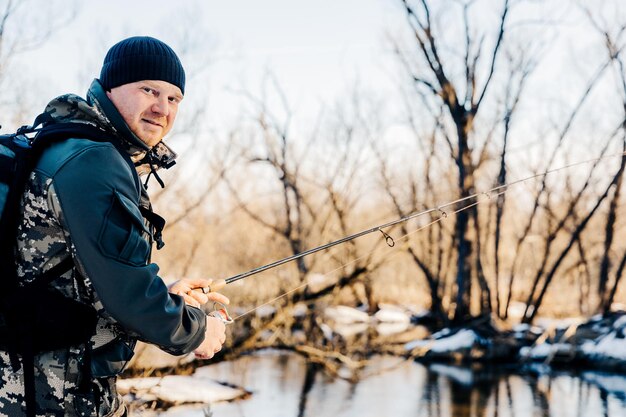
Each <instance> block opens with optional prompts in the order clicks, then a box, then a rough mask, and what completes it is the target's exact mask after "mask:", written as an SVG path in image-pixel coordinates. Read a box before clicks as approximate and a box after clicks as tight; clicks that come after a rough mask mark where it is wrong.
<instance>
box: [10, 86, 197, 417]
mask: <svg viewBox="0 0 626 417" xmlns="http://www.w3.org/2000/svg"><path fill="white" fill-rule="evenodd" d="M46 112H48V113H49V114H50V115H51V116H52V117H53V118H54V119H55V120H59V121H64V122H68V121H69V122H73V123H88V124H91V125H93V126H96V127H98V128H99V129H102V130H103V131H106V132H107V133H110V135H111V143H108V142H94V141H90V140H87V139H82V138H73V139H68V140H65V141H62V142H59V143H55V144H54V145H51V146H50V147H49V148H47V149H46V151H45V152H44V153H43V155H42V157H41V159H40V160H39V162H38V164H37V168H36V169H35V171H34V172H33V173H32V174H31V176H30V178H29V182H28V184H27V188H26V192H25V194H24V196H23V200H22V213H23V217H22V220H21V223H20V224H19V229H18V236H17V248H18V251H17V261H18V276H19V277H20V280H21V281H22V282H23V283H26V282H30V281H32V280H36V278H37V276H38V275H40V274H41V273H42V272H43V271H46V270H48V269H50V268H52V267H53V266H55V265H57V264H58V263H59V262H61V261H62V260H64V259H66V258H67V257H68V256H71V257H72V259H73V261H74V268H73V269H72V270H70V271H68V272H67V273H65V274H64V275H62V276H61V277H59V278H57V279H55V280H54V281H53V282H52V284H51V285H52V286H53V287H54V289H56V290H58V291H59V292H61V293H62V294H63V295H65V296H66V297H70V298H72V299H74V300H77V301H80V302H83V303H85V304H88V305H91V306H93V308H94V309H96V310H97V312H98V317H99V319H98V320H99V321H98V325H97V329H96V331H95V335H94V336H93V337H92V339H91V341H90V343H89V345H88V346H87V345H81V346H72V347H68V348H66V349H61V350H56V351H52V352H44V353H42V354H39V355H36V357H35V378H36V386H35V390H36V398H37V415H45V416H94V415H96V416H106V415H109V416H115V415H120V414H121V413H123V410H124V407H123V405H122V404H121V402H120V400H119V398H118V395H117V393H116V390H115V375H116V374H117V373H119V372H120V371H121V370H122V369H123V367H124V365H125V364H126V362H127V361H128V360H129V359H130V358H131V356H132V349H133V347H134V344H135V341H136V340H143V341H146V342H149V343H153V344H155V345H158V346H159V347H161V348H162V349H163V350H165V351H167V352H169V353H172V354H175V355H179V354H184V353H188V352H191V351H193V350H194V349H195V348H196V347H198V346H199V345H200V343H201V342H202V340H203V338H204V330H205V325H206V322H205V314H204V312H202V311H201V310H199V309H196V308H193V307H188V306H186V305H185V303H184V302H183V300H182V298H181V297H179V296H177V295H172V294H169V293H168V292H167V288H166V286H165V285H164V284H163V281H162V280H161V278H160V277H159V276H158V275H157V273H158V266H157V265H155V264H152V263H150V261H149V259H150V252H151V242H152V239H151V234H152V230H151V228H150V227H149V225H148V224H147V223H146V221H145V220H144V218H143V217H142V213H141V211H140V207H145V208H149V205H150V202H149V200H148V196H147V194H146V192H145V189H144V188H143V187H142V185H141V182H140V181H139V177H138V174H137V172H136V170H135V168H134V167H133V162H132V161H140V160H141V159H142V158H143V156H145V154H146V153H147V152H149V151H150V150H149V149H147V148H146V147H145V145H143V143H142V142H141V141H140V140H139V139H138V138H137V137H136V136H135V135H134V134H133V133H132V132H131V131H130V129H129V128H128V126H127V125H126V124H125V123H124V121H123V119H122V117H121V115H120V114H119V113H118V112H117V110H116V109H115V107H114V106H113V104H112V103H111V102H110V101H109V99H108V97H107V96H106V94H105V92H104V91H103V89H102V87H101V85H100V83H99V82H98V81H97V80H95V81H94V83H93V84H92V86H91V87H90V89H89V92H88V95H87V100H84V99H82V98H80V97H78V96H75V95H71V94H70V95H65V96H61V97H58V98H56V99H54V100H53V101H51V102H50V103H49V104H48V106H47V107H46ZM135 165H139V163H136V164H135ZM51 314H54V312H51ZM86 352H88V355H87V354H86ZM85 387H87V388H85ZM0 415H7V416H11V417H13V416H22V415H25V404H24V385H23V367H21V369H20V370H17V371H15V370H14V369H13V368H12V366H11V364H10V361H9V357H8V354H7V353H6V352H0Z"/></svg>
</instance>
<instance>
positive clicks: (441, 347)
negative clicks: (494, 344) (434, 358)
mask: <svg viewBox="0 0 626 417" xmlns="http://www.w3.org/2000/svg"><path fill="white" fill-rule="evenodd" d="M448 332H449V331H448ZM439 333H442V332H439ZM433 336H434V335H433ZM479 339H480V338H479V336H478V335H477V334H476V332H474V331H473V330H468V329H466V330H461V331H459V332H457V333H455V334H453V335H452V336H449V337H444V338H441V339H434V340H433V339H429V340H414V341H412V342H409V343H406V344H405V345H404V348H405V349H406V350H408V351H410V350H413V349H415V348H427V349H428V350H429V351H432V352H437V353H442V352H455V351H459V350H461V349H470V348H471V347H472V346H473V345H474V343H476V341H478V340H479Z"/></svg>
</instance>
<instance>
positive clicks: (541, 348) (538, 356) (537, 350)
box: [519, 343, 574, 360]
mask: <svg viewBox="0 0 626 417" xmlns="http://www.w3.org/2000/svg"><path fill="white" fill-rule="evenodd" d="M573 349H574V347H573V346H572V345H570V344H569V343H541V344H539V345H536V346H530V347H523V348H521V349H520V352H519V354H520V356H521V357H522V358H530V359H535V360H543V359H547V358H548V357H553V356H555V355H570V354H572V351H573Z"/></svg>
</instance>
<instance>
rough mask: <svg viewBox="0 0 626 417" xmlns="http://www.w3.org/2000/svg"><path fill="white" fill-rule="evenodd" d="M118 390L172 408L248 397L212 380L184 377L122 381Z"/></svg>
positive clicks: (168, 376)
mask: <svg viewBox="0 0 626 417" xmlns="http://www.w3.org/2000/svg"><path fill="white" fill-rule="evenodd" d="M117 389H118V391H119V393H120V394H122V395H128V394H132V395H133V396H134V397H135V398H137V399H139V400H141V401H154V400H161V401H164V402H167V403H171V404H185V403H213V402H218V401H230V400H234V399H236V398H240V397H243V396H245V395H247V392H246V391H245V390H244V389H242V388H233V387H228V386H226V385H223V384H220V383H219V382H216V381H214V380H212V379H209V378H203V377H197V376H185V375H167V376H164V377H160V378H159V377H149V378H128V379H119V380H118V381H117Z"/></svg>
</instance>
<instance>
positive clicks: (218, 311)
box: [193, 184, 511, 324]
mask: <svg viewBox="0 0 626 417" xmlns="http://www.w3.org/2000/svg"><path fill="white" fill-rule="evenodd" d="M509 185H511V184H505V185H501V186H498V187H495V188H492V189H491V190H489V191H485V192H481V193H475V194H472V195H469V196H467V197H463V198H459V199H457V200H454V201H450V202H448V203H445V204H443V205H441V206H437V207H435V208H429V209H426V210H423V211H419V212H414V213H411V214H408V215H406V216H403V217H400V218H398V219H396V220H392V221H389V222H387V223H383V224H379V225H377V226H374V227H371V228H369V229H366V230H362V231H360V232H357V233H354V234H351V235H349V236H345V237H342V238H341V239H337V240H335V241H332V242H329V243H325V244H323V245H320V246H317V247H315V248H312V249H308V250H306V251H303V252H300V253H296V254H294V255H291V256H288V257H286V258H283V259H279V260H277V261H274V262H271V263H269V264H266V265H263V266H259V267H257V268H254V269H251V270H249V271H247V272H243V273H241V274H237V275H233V276H231V277H229V278H223V279H219V280H216V281H213V282H212V283H211V285H209V286H207V287H202V288H195V289H193V291H202V293H204V294H208V293H210V292H214V291H219V290H221V289H222V288H224V287H225V286H226V285H228V284H231V283H233V282H236V281H239V280H241V279H244V278H247V277H249V276H252V275H256V274H259V273H261V272H264V271H267V270H268V269H272V268H276V267H278V266H280V265H284V264H286V263H288V262H292V261H295V260H297V259H300V258H303V257H305V256H308V255H311V254H314V253H316V252H320V251H323V250H326V249H330V248H332V247H334V246H337V245H341V244H343V243H346V242H349V241H352V240H355V239H358V238H360V237H362V236H366V235H369V234H372V233H376V232H380V233H382V235H383V237H384V238H385V242H386V243H387V245H388V246H389V247H393V246H394V245H395V241H394V240H393V238H392V237H391V236H390V235H389V234H387V233H386V232H385V231H384V230H383V229H386V228H388V227H392V226H395V225H397V224H400V223H404V222H407V221H409V220H411V219H414V218H416V217H420V216H423V215H425V214H428V213H433V212H439V213H441V217H443V218H445V217H447V213H446V212H445V211H444V210H443V208H444V207H448V206H451V205H453V204H458V203H461V202H463V201H465V200H469V199H472V198H476V197H478V196H479V195H487V196H489V194H488V193H490V192H494V191H497V190H499V189H502V188H505V187H508V186H509ZM470 206H471V205H468V206H467V207H463V208H462V209H461V210H464V209H466V208H468V207H470ZM461 210H459V211H461ZM209 315H211V316H214V317H217V318H220V319H221V320H222V321H223V322H224V323H227V324H228V323H232V322H233V321H234V319H233V318H232V317H231V316H230V314H229V313H228V311H227V310H226V306H225V305H223V304H222V303H220V302H215V303H214V310H213V311H212V312H211V313H209Z"/></svg>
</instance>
